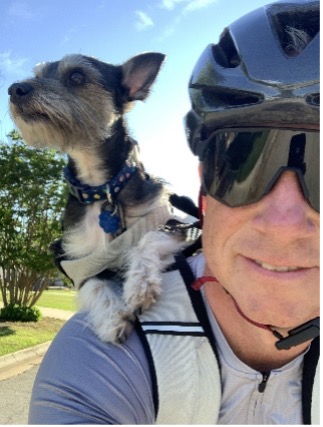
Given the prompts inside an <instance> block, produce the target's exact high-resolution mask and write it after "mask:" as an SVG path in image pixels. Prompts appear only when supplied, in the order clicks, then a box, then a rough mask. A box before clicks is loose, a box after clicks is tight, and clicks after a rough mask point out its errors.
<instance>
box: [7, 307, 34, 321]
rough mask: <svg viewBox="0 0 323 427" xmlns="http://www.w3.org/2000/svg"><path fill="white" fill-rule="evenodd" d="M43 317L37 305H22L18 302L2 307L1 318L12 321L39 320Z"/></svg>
mask: <svg viewBox="0 0 323 427" xmlns="http://www.w3.org/2000/svg"><path fill="white" fill-rule="evenodd" d="M41 317H42V314H41V312H40V310H39V309H38V308H37V307H22V306H20V305H17V304H8V305H7V306H6V307H3V308H1V309H0V319H1V320H7V321H10V322H37V321H38V320H40V319H41Z"/></svg>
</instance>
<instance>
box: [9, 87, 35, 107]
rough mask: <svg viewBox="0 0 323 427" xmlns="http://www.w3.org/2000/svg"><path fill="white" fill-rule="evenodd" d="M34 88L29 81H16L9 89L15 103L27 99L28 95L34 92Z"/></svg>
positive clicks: (11, 99)
mask: <svg viewBox="0 0 323 427" xmlns="http://www.w3.org/2000/svg"><path fill="white" fill-rule="evenodd" d="M33 90H34V88H33V87H32V85H31V84H29V83H14V84H12V85H11V86H10V87H9V89H8V94H9V95H10V101H11V102H13V103H18V102H20V101H22V100H25V99H26V98H27V97H28V95H30V94H31V93H32V92H33Z"/></svg>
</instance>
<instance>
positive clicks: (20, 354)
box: [0, 341, 51, 371]
mask: <svg viewBox="0 0 323 427" xmlns="http://www.w3.org/2000/svg"><path fill="white" fill-rule="evenodd" d="M50 344H51V341H47V342H45V343H43V344H38V345H36V346H34V347H29V348H25V349H24V350H19V351H16V352H15V353H11V354H8V355H6V356H1V357H0V371H2V370H4V369H8V368H11V367H13V366H15V365H18V364H21V363H22V362H26V361H28V360H30V359H34V358H36V357H42V356H44V354H45V353H46V351H47V350H48V347H49V346H50Z"/></svg>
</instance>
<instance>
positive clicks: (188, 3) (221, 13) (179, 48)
mask: <svg viewBox="0 0 323 427" xmlns="http://www.w3.org/2000/svg"><path fill="white" fill-rule="evenodd" d="M268 2H270V0H1V1H0V16H1V26H0V139H1V140H5V139H6V134H7V133H8V132H9V131H10V130H11V129H13V127H14V126H13V123H12V122H11V120H10V116H9V112H8V95H7V88H8V86H9V85H10V84H11V83H13V82H15V81H18V80H20V79H23V78H26V77H28V76H30V75H31V74H32V69H33V67H34V65H35V64H37V63H39V62H44V61H51V60H58V59H60V58H62V57H63V56H64V55H66V54H68V53H81V54H86V55H90V56H94V57H97V58H98V59H100V60H102V61H106V62H110V63H116V64H121V63H123V62H124V61H126V60H127V59H129V58H130V57H131V56H133V55H135V54H138V53H140V52H145V51H156V52H162V53H164V54H166V55H167V59H166V62H165V65H164V66H163V68H162V70H161V72H160V74H159V76H158V79H157V81H156V83H155V84H154V86H153V90H152V92H151V95H150V97H149V98H148V99H147V100H146V101H145V102H144V103H137V105H136V106H135V108H134V109H133V110H132V111H131V112H130V113H129V114H128V123H129V126H130V129H131V133H132V136H133V137H134V138H135V139H137V141H138V142H139V144H140V147H141V155H142V160H143V162H144V163H145V165H146V168H147V169H148V171H149V172H152V173H154V174H156V175H159V176H162V177H163V178H165V179H166V180H168V181H169V182H170V183H171V184H172V186H173V189H174V190H175V191H177V192H178V193H179V194H186V195H189V196H190V197H192V198H193V199H194V200H196V198H197V192H198V188H199V184H198V174H197V160H196V159H195V158H194V157H193V155H192V154H191V153H190V151H189V149H188V148H187V144H186V140H185V134H184V129H183V117H184V115H185V114H186V112H187V111H188V110H189V99H188V95H187V83H188V80H189V77H190V74H191V72H192V69H193V67H194V64H195V62H196V61H197V59H198V57H199V55H200V54H201V52H202V51H203V50H204V48H205V47H206V46H207V45H208V44H209V43H213V42H214V43H216V42H217V40H218V37H219V35H220V33H221V32H222V30H223V28H224V27H225V26H226V25H228V24H230V23H231V22H233V21H234V20H235V19H237V18H239V17H240V16H242V15H243V14H245V13H247V12H249V11H251V10H253V9H255V8H257V7H261V6H263V5H264V4H267V3H268Z"/></svg>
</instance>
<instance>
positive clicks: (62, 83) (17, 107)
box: [8, 53, 165, 152]
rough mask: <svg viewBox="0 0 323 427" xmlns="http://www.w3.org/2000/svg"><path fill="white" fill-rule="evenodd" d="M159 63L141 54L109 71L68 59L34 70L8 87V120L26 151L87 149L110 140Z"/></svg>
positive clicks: (108, 67) (158, 55)
mask: <svg viewBox="0 0 323 427" xmlns="http://www.w3.org/2000/svg"><path fill="white" fill-rule="evenodd" d="M164 58H165V56H164V55H163V54H161V53H143V54H140V55H137V56H135V57H133V58H131V59H129V60H128V61H127V62H125V63H124V64H123V65H112V64H108V63H105V62H101V61H99V60H97V59H95V58H91V57H88V56H84V55H67V56H65V57H64V58H63V59H62V60H61V61H56V62H46V63H42V64H39V65H37V66H36V67H35V70H34V74H35V77H34V78H30V79H27V80H24V81H21V82H19V83H14V84H13V85H11V86H10V87H9V89H8V93H9V95H10V112H11V116H12V118H13V120H14V122H15V123H16V125H17V127H18V128H19V130H20V132H21V134H22V137H23V139H24V140H25V141H26V143H28V144H29V145H32V146H35V147H39V148H44V147H52V148H56V149H58V150H60V151H64V152H69V150H72V149H75V148H78V149H87V148H89V149H91V147H95V146H97V145H98V144H102V142H103V141H104V140H106V139H107V138H109V137H110V136H111V135H112V133H113V125H114V123H115V122H116V121H117V120H119V119H120V117H121V116H122V115H123V114H124V112H126V111H127V109H129V105H130V104H131V103H132V102H133V101H136V100H144V99H145V98H146V97H147V96H148V94H149V91H150V88H151V85H152V84H153V82H154V80H155V78H156V76H157V74H158V72H159V69H160V66H161V64H162V62H163V61H164Z"/></svg>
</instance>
